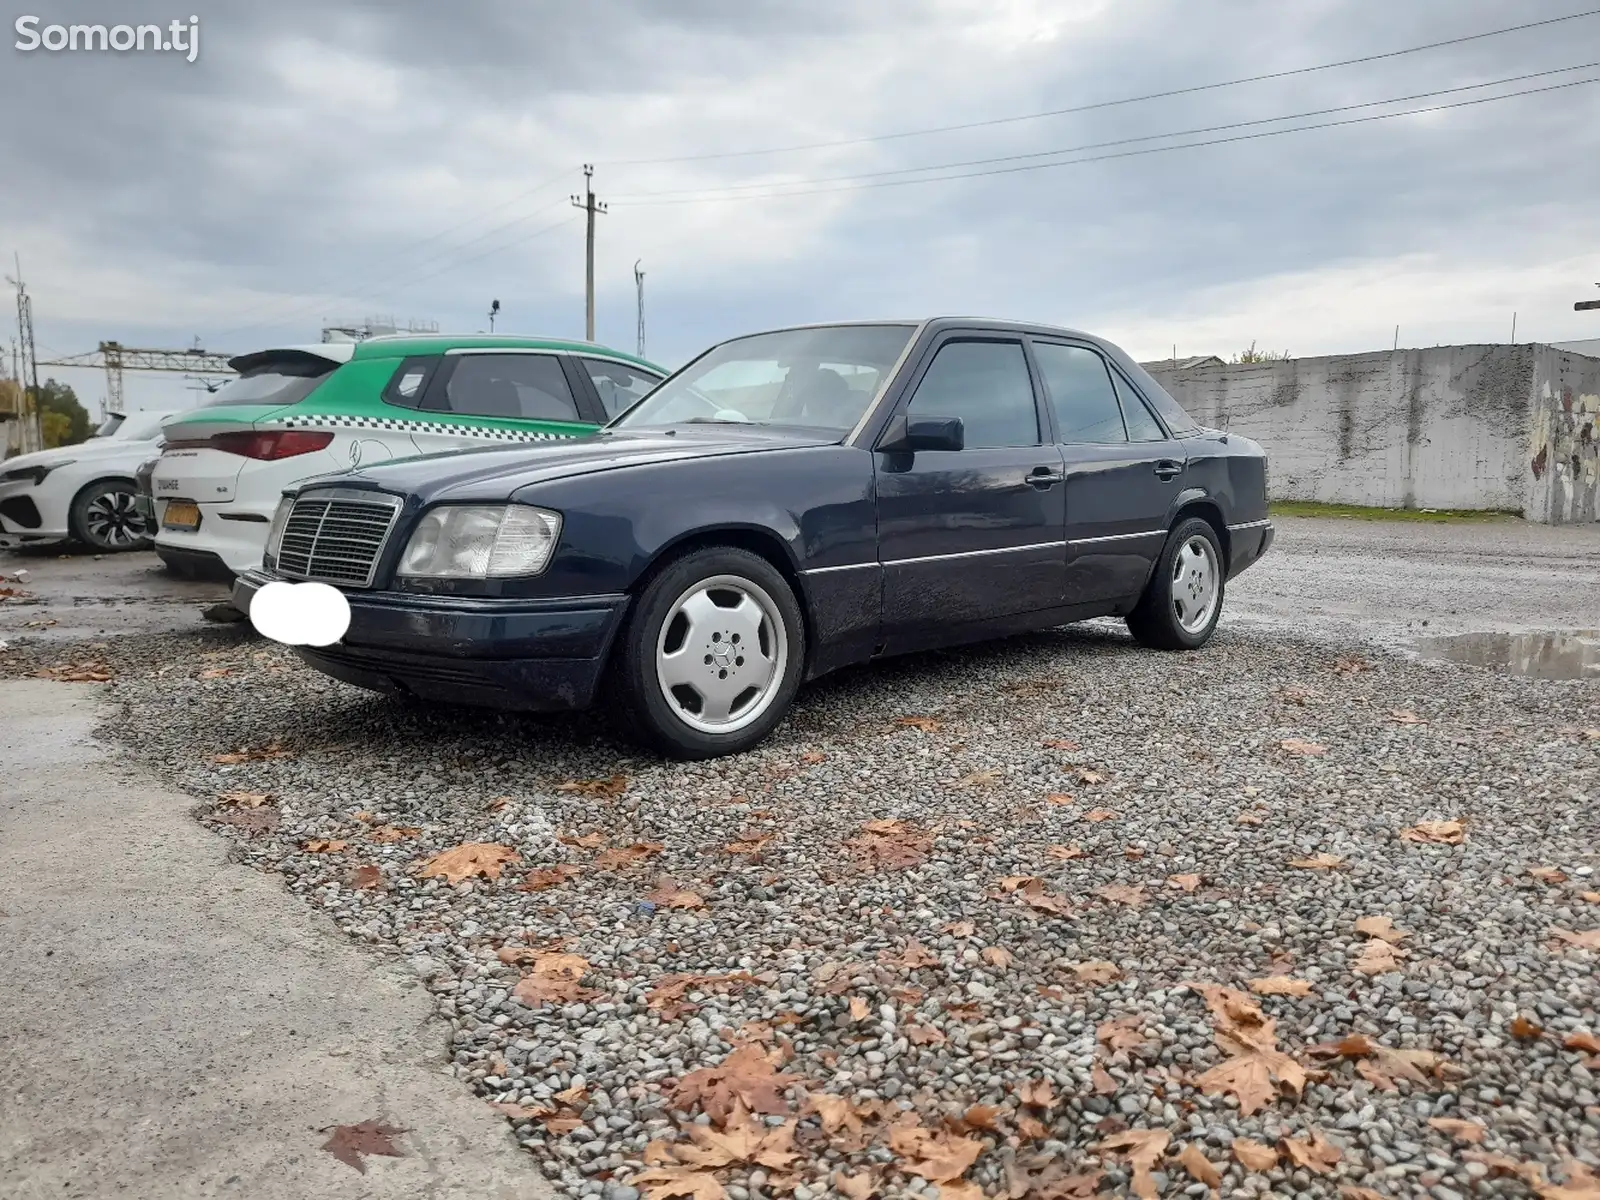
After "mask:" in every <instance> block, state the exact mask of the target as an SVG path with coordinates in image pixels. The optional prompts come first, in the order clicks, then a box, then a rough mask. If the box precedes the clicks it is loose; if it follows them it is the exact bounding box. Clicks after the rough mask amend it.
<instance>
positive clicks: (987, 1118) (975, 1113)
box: [961, 1104, 1003, 1133]
mask: <svg viewBox="0 0 1600 1200" xmlns="http://www.w3.org/2000/svg"><path fill="white" fill-rule="evenodd" d="M1002 1111H1003V1110H1002V1109H999V1108H997V1107H995V1106H994V1105H993V1104H974V1105H972V1106H971V1107H969V1108H968V1109H967V1111H966V1112H964V1113H962V1114H961V1123H962V1124H963V1125H965V1126H967V1128H969V1129H982V1130H984V1131H985V1132H986V1133H994V1132H996V1131H997V1130H998V1129H999V1128H1000V1124H999V1122H1000V1114H1001V1112H1002Z"/></svg>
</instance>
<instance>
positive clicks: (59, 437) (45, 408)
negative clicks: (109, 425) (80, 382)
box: [28, 379, 94, 449]
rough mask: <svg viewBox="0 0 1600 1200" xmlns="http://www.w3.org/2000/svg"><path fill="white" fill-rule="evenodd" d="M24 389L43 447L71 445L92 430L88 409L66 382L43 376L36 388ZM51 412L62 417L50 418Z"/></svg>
mask: <svg viewBox="0 0 1600 1200" xmlns="http://www.w3.org/2000/svg"><path fill="white" fill-rule="evenodd" d="M28 393H29V396H30V398H31V399H32V401H33V406H34V409H35V411H37V412H38V414H39V430H40V432H41V433H42V434H43V435H44V444H45V445H46V446H47V447H49V448H51V449H54V448H55V447H57V446H75V445H77V444H78V443H79V442H81V441H84V440H85V439H86V438H87V437H88V436H89V435H90V434H91V433H93V432H94V426H93V425H91V424H90V423H89V412H88V410H87V409H86V408H84V407H83V405H82V404H79V403H78V395H77V393H76V392H74V391H73V390H72V388H71V387H69V386H68V385H67V384H64V383H57V382H56V381H55V380H54V379H47V380H45V381H44V383H43V385H41V386H40V387H39V388H37V389H34V388H29V389H28ZM52 415H55V416H58V417H60V418H62V420H52V419H51V417H52ZM63 420H64V422H65V424H63ZM52 439H54V440H52Z"/></svg>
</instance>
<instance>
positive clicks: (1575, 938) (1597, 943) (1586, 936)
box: [1550, 928, 1600, 950]
mask: <svg viewBox="0 0 1600 1200" xmlns="http://www.w3.org/2000/svg"><path fill="white" fill-rule="evenodd" d="M1550 936H1551V937H1555V938H1559V939H1560V940H1561V941H1563V942H1565V943H1567V945H1569V946H1576V947H1577V948H1578V949H1580V950H1600V929H1585V930H1583V931H1582V932H1580V933H1574V932H1573V931H1572V930H1570V929H1560V928H1557V929H1552V930H1551V931H1550Z"/></svg>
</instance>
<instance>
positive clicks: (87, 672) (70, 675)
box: [33, 662, 221, 761]
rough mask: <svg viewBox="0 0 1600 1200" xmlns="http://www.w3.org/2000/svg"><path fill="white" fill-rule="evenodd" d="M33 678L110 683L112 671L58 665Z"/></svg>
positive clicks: (100, 666)
mask: <svg viewBox="0 0 1600 1200" xmlns="http://www.w3.org/2000/svg"><path fill="white" fill-rule="evenodd" d="M33 677H34V678H35V679H50V680H54V681H55V682H56V683H109V682H111V670H110V668H109V667H107V666H106V665H105V663H101V662H80V663H57V664H56V665H55V666H53V667H45V668H44V669H43V670H39V671H35V672H34V673H33ZM217 761H221V760H220V759H219V760H217Z"/></svg>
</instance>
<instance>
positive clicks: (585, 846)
mask: <svg viewBox="0 0 1600 1200" xmlns="http://www.w3.org/2000/svg"><path fill="white" fill-rule="evenodd" d="M556 841H558V842H560V843H561V844H562V845H564V846H576V847H577V848H578V849H580V850H593V849H594V848H595V847H596V846H604V845H605V844H606V835H605V834H603V833H601V832H599V831H598V830H596V831H594V832H593V833H586V834H584V835H583V836H582V837H574V836H573V835H572V834H570V833H562V834H558V835H556Z"/></svg>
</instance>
